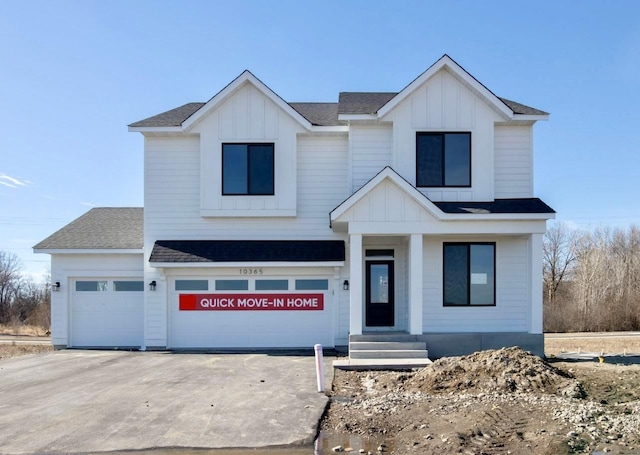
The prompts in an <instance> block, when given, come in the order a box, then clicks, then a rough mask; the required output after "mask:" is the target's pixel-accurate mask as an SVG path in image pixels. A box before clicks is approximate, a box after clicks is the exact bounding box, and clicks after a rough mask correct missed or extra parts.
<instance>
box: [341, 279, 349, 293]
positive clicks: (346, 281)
mask: <svg viewBox="0 0 640 455" xmlns="http://www.w3.org/2000/svg"><path fill="white" fill-rule="evenodd" d="M342 289H344V290H345V291H348V290H349V280H344V283H342Z"/></svg>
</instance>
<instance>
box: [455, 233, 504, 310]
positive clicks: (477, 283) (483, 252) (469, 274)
mask: <svg viewBox="0 0 640 455" xmlns="http://www.w3.org/2000/svg"><path fill="white" fill-rule="evenodd" d="M443 290H444V306H495V304H496V244H495V243H445V244H444V248H443Z"/></svg>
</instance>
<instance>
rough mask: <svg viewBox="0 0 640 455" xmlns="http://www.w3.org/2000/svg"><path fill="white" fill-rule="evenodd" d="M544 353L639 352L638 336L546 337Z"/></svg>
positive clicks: (620, 353) (639, 340) (628, 353)
mask: <svg viewBox="0 0 640 455" xmlns="http://www.w3.org/2000/svg"><path fill="white" fill-rule="evenodd" d="M544 351H545V354H546V355H548V356H549V355H558V354H562V353H565V352H589V353H596V354H604V355H607V354H617V355H623V354H626V355H631V354H635V355H638V354H640V337H624V336H622V337H616V338H608V337H602V338H584V339H583V338H570V339H546V340H545V341H544Z"/></svg>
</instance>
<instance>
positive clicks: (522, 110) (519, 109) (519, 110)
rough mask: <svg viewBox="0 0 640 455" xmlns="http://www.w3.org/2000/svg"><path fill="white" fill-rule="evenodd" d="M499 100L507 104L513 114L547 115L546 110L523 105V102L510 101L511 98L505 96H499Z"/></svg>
mask: <svg viewBox="0 0 640 455" xmlns="http://www.w3.org/2000/svg"><path fill="white" fill-rule="evenodd" d="M498 98H500V97H498ZM500 101H502V102H503V103H504V104H506V105H507V106H509V109H511V110H512V111H513V112H514V113H515V114H522V115H549V113H548V112H545V111H541V110H540V109H536V108H533V107H529V106H525V105H524V104H520V103H518V102H516V101H511V100H508V99H506V98H500Z"/></svg>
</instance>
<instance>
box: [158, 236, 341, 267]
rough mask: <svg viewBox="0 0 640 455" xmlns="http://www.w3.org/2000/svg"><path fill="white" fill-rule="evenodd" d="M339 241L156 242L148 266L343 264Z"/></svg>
mask: <svg viewBox="0 0 640 455" xmlns="http://www.w3.org/2000/svg"><path fill="white" fill-rule="evenodd" d="M344 258H345V247H344V241H342V240H158V241H157V242H156V243H155V244H154V245H153V250H152V251H151V256H150V257H149V262H181V263H183V262H256V261H258V262H274V261H275V262H321V261H332V262H333V261H344Z"/></svg>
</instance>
